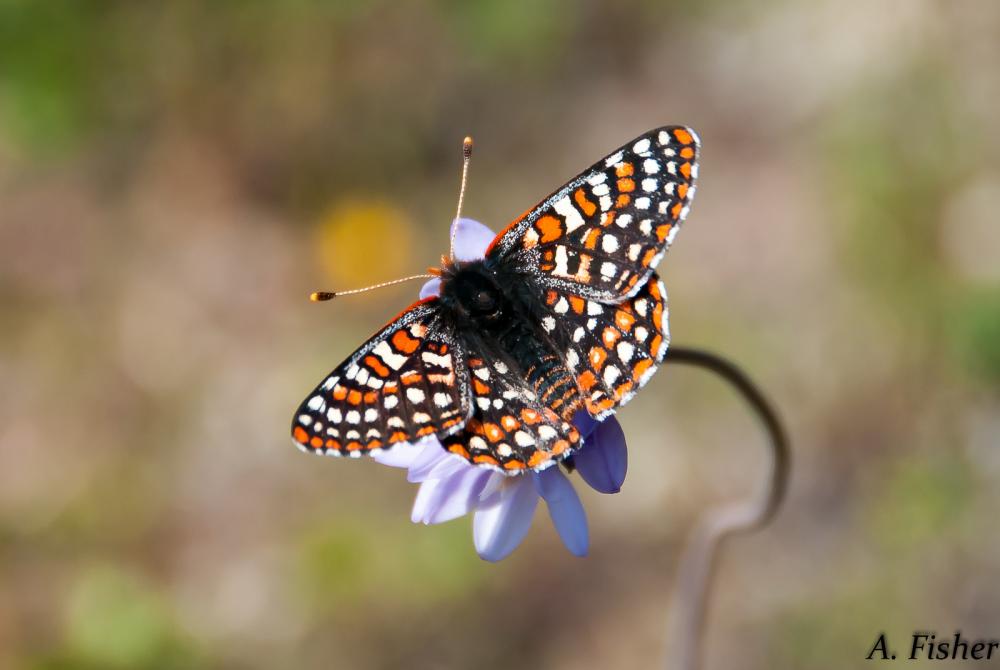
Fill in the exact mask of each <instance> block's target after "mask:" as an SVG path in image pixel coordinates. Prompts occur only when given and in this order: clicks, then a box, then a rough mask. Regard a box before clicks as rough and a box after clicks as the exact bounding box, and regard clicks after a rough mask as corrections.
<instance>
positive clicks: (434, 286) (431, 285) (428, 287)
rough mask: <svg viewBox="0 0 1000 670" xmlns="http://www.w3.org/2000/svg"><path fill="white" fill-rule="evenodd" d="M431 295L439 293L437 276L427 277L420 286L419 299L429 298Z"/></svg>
mask: <svg viewBox="0 0 1000 670" xmlns="http://www.w3.org/2000/svg"><path fill="white" fill-rule="evenodd" d="M432 295H441V279H440V278H439V277H434V279H428V280H427V281H426V282H425V283H424V285H423V286H421V287H420V299H421V300H423V299H424V298H429V297H431V296H432Z"/></svg>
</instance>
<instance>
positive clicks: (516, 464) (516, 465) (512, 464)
mask: <svg viewBox="0 0 1000 670" xmlns="http://www.w3.org/2000/svg"><path fill="white" fill-rule="evenodd" d="M503 466H504V468H506V469H507V470H524V467H525V466H524V462H523V461H517V460H514V461H507V462H506V463H504V464H503Z"/></svg>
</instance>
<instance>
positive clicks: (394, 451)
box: [372, 442, 426, 468]
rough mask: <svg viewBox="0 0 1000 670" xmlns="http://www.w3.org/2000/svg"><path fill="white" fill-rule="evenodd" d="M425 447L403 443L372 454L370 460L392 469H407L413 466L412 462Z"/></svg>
mask: <svg viewBox="0 0 1000 670" xmlns="http://www.w3.org/2000/svg"><path fill="white" fill-rule="evenodd" d="M425 446H426V445H424V444H423V443H418V444H409V443H407V442H403V443H400V444H397V445H395V446H392V447H389V448H388V449H382V450H381V451H379V452H378V453H374V454H372V460H373V461H375V462H376V463H381V464H382V465H388V466H390V467H393V468H408V467H410V466H411V465H413V461H414V460H415V459H416V458H417V456H419V455H420V452H422V451H423V450H424V448H425Z"/></svg>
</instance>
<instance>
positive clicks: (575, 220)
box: [552, 195, 583, 233]
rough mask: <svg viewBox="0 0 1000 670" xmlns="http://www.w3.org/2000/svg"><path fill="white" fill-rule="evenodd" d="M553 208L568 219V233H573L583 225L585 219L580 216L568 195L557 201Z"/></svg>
mask: <svg viewBox="0 0 1000 670" xmlns="http://www.w3.org/2000/svg"><path fill="white" fill-rule="evenodd" d="M552 208H553V209H554V210H556V212H558V213H559V214H561V215H562V216H563V217H564V218H565V219H566V232H567V233H571V232H573V231H574V230H576V229H577V228H579V227H580V226H582V225H583V217H582V216H580V212H578V211H577V209H576V207H574V206H573V203H572V202H571V201H570V199H569V196H568V195H564V196H563V197H561V198H559V199H558V200H556V201H555V202H554V203H553V204H552Z"/></svg>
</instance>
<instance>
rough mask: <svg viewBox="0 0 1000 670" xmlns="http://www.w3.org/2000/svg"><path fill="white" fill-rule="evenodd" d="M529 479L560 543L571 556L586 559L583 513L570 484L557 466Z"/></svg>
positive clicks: (587, 544)
mask: <svg viewBox="0 0 1000 670" xmlns="http://www.w3.org/2000/svg"><path fill="white" fill-rule="evenodd" d="M533 480H534V484H535V489H536V490H537V491H538V495H540V496H542V498H544V499H545V504H546V505H547V506H548V508H549V516H550V517H552V523H553V525H555V527H556V531H557V532H558V533H559V537H560V538H562V541H563V544H565V545H566V548H567V549H569V551H570V553H571V554H573V555H574V556H586V555H587V549H588V548H589V546H590V533H589V531H588V529H587V514H586V512H584V511H583V503H581V502H580V496H578V495H577V494H576V489H574V488H573V484H572V483H570V481H569V479H568V478H567V477H566V475H564V474H563V473H562V471H560V470H559V468H558V467H554V468H547V469H545V470H543V471H542V472H537V473H535V474H534V477H533Z"/></svg>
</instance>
